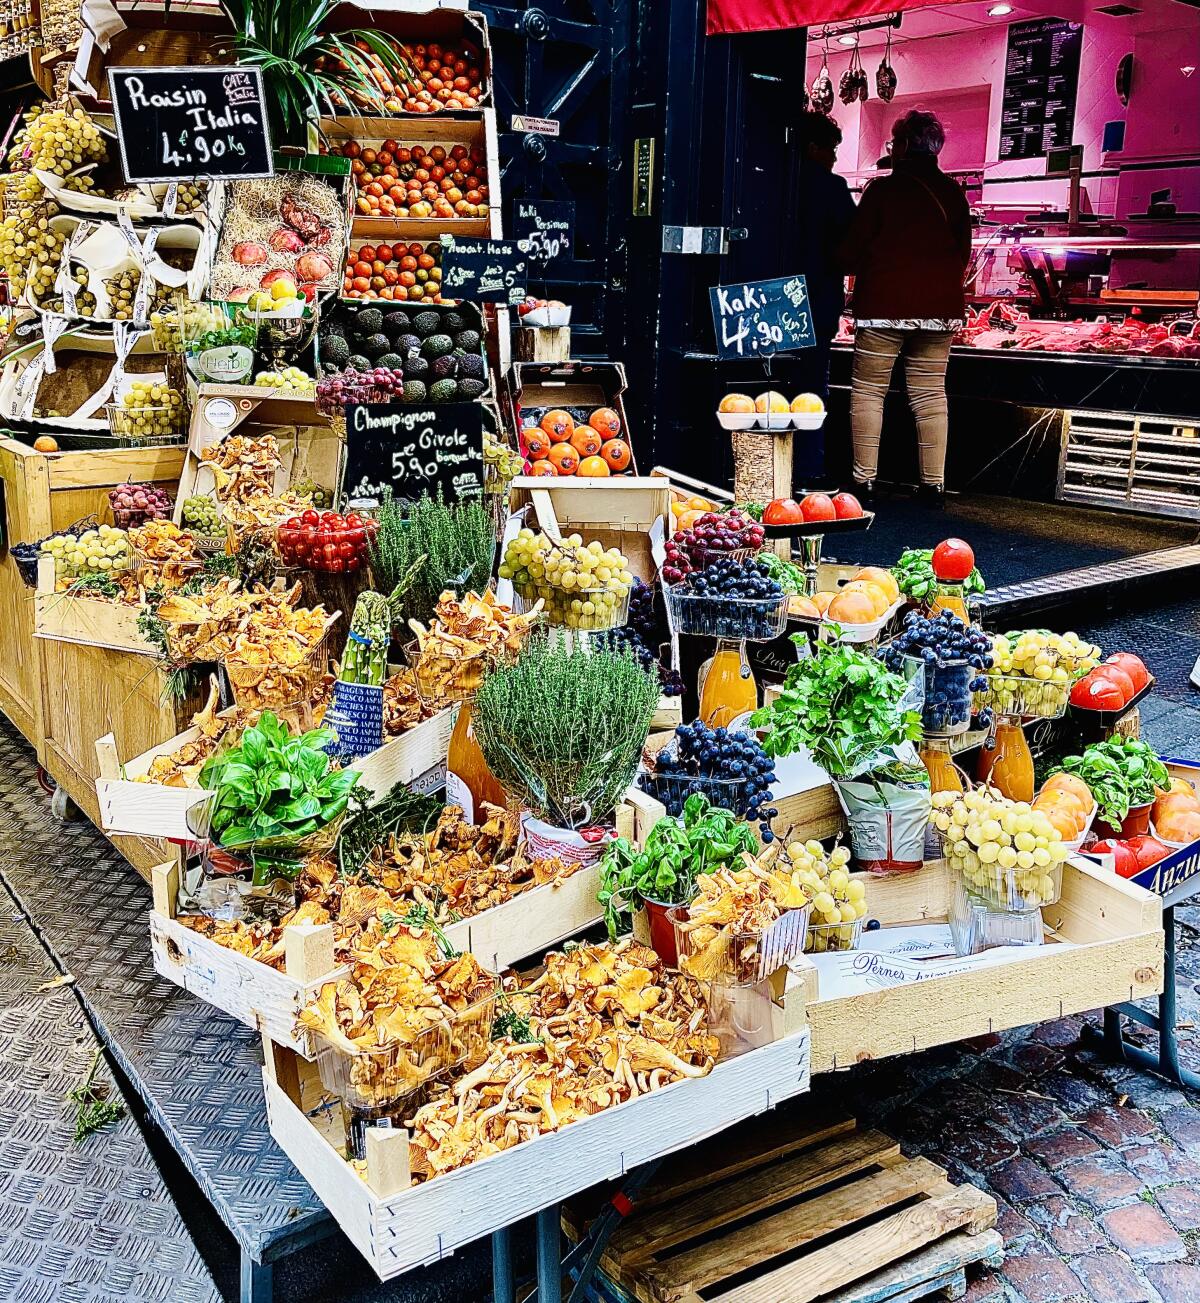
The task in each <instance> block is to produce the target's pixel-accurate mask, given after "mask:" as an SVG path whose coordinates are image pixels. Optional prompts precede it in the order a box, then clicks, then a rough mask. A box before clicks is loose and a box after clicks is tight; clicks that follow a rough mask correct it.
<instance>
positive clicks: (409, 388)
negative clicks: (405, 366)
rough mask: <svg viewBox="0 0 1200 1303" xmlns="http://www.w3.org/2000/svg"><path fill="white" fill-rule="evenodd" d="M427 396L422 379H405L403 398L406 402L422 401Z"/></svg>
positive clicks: (427, 392)
mask: <svg viewBox="0 0 1200 1303" xmlns="http://www.w3.org/2000/svg"><path fill="white" fill-rule="evenodd" d="M428 397H429V391H428V390H427V389H426V388H425V382H424V380H406V381H405V382H404V394H403V399H404V401H405V402H406V403H423V402H425V401H426V400H427V399H428Z"/></svg>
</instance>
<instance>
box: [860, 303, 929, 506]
mask: <svg viewBox="0 0 1200 1303" xmlns="http://www.w3.org/2000/svg"><path fill="white" fill-rule="evenodd" d="M953 338H954V334H953V332H952V331H948V330H880V329H877V328H874V327H865V328H864V329H862V330H860V331H858V333H857V334H856V335H855V337H854V373H853V380H852V384H851V389H850V432H851V435H852V437H853V440H854V478H855V479H856V480H858V481H859V483H864V482H867V481H869V480H873V479H874V478H875V476H876V475H877V474H878V473H879V435H880V431H881V430H882V428H883V403H884V399H885V398H886V397H887V391H888V386H889V385H890V384H891V381H892V369H893V368H894V366H895V365H896V358H897V357H901V356H902V357H903V358H904V382H905V385H906V386H907V388H908V405H909V407H911V408H912V414H913V418H914V419H915V420H916V423H917V446H918V449H919V451H920V459H921V483H922V484H941V483H942V481H943V479H944V478H945V473H946V433H947V416H946V363H947V361H948V360H949V358H950V341H951V340H952V339H953Z"/></svg>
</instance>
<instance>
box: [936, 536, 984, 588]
mask: <svg viewBox="0 0 1200 1303" xmlns="http://www.w3.org/2000/svg"><path fill="white" fill-rule="evenodd" d="M974 569H975V553H974V552H973V551H972V550H971V545H970V544H969V543H964V542H963V540H962V539H961V538H947V539H944V540H943V541H942V542H941V543H939V544H938V545H937V547H935V548H934V549H933V573H934V574H935V575H936V576H937V577H938V578H939V579H941V580H942V581H943V582H945V583H961V582H962V581H963V580H964V579H966V578H967V577H968V576H969V575H970V573H971V571H972V570H974Z"/></svg>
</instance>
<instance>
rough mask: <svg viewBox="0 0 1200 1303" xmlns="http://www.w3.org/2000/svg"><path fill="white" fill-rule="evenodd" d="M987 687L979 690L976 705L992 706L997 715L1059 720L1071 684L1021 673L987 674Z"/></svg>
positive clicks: (981, 706) (1068, 695)
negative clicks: (1031, 677) (1032, 677)
mask: <svg viewBox="0 0 1200 1303" xmlns="http://www.w3.org/2000/svg"><path fill="white" fill-rule="evenodd" d="M986 677H987V687H986V688H984V689H983V691H982V692H980V693H978V694H977V695H978V700H977V701H976V703H975V704H976V706H977V707H978V708H979V709H981V710H982V709H983V708H984V707H985V706H990V707H991V708H992V710H994V711H995V712H996V714H997V715H1018V716H1020V717H1021V718H1023V719H1058V718H1060V717H1061V716H1062V715H1063V714H1064V713H1065V711H1066V709H1067V700H1068V698H1069V697H1070V695H1071V687H1070V684H1066V683H1050V682H1049V681H1047V680H1045V679H1030V678H1026V677H1025V676H1024V675H1021V674H988V675H987V676H986Z"/></svg>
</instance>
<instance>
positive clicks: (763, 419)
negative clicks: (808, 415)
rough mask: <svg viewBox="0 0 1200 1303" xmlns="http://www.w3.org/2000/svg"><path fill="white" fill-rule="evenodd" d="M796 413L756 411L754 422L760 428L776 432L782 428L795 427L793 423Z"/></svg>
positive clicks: (791, 428)
mask: <svg viewBox="0 0 1200 1303" xmlns="http://www.w3.org/2000/svg"><path fill="white" fill-rule="evenodd" d="M795 415H796V413H795V412H756V413H755V415H754V423H755V425H756V426H757V427H758V428H759V429H760V430H770V431H771V433H772V434H775V433H778V432H779V431H780V430H793V429H795V428H796V427H795V426H794V425H793V424H792V421H793V418H794V417H795Z"/></svg>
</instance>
